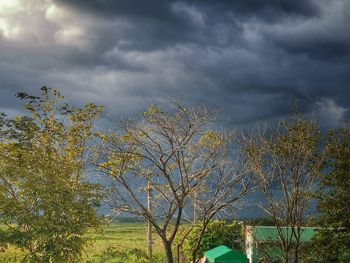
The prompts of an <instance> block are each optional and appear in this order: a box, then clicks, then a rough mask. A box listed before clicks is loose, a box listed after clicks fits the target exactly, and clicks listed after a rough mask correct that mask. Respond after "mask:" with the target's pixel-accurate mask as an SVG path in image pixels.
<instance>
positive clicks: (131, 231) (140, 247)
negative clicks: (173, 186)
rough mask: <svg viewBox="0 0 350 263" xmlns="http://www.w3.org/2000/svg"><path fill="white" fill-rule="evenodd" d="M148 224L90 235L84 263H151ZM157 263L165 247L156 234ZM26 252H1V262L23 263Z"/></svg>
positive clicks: (120, 226)
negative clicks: (21, 260) (147, 258)
mask: <svg viewBox="0 0 350 263" xmlns="http://www.w3.org/2000/svg"><path fill="white" fill-rule="evenodd" d="M146 226H147V225H146V223H140V222H132V223H115V224H111V225H109V226H107V227H104V228H102V229H101V230H98V231H91V232H89V233H88V234H87V235H86V237H85V238H86V240H87V246H86V249H85V253H84V255H83V258H82V262H84V263H104V262H106V263H112V262H113V263H119V262H120V263H121V262H123V263H129V262H130V263H132V262H147V260H146V252H147V243H146ZM153 236H154V247H153V250H154V258H155V260H154V262H163V260H162V257H163V254H162V244H161V242H160V240H159V238H158V237H157V235H156V234H155V233H154V235H153ZM22 257H23V253H22V252H21V251H19V250H16V249H14V248H10V249H8V250H6V251H5V252H0V262H1V263H10V262H11V263H12V262H13V263H14V262H20V259H21V258H22Z"/></svg>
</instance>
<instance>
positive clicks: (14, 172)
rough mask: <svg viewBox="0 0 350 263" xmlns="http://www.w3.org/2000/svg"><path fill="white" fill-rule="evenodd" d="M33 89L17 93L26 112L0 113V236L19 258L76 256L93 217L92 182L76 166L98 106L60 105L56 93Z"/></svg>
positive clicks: (57, 259)
mask: <svg viewBox="0 0 350 263" xmlns="http://www.w3.org/2000/svg"><path fill="white" fill-rule="evenodd" d="M41 90H42V95H41V97H35V96H30V95H28V94H25V93H19V94H18V97H19V98H21V99H23V100H25V101H26V104H25V106H26V109H27V110H28V111H29V113H30V116H29V117H27V116H17V117H16V118H14V119H7V118H6V116H4V115H2V118H1V123H0V125H1V129H0V139H1V141H0V223H1V224H4V225H6V226H7V231H6V235H5V236H4V238H3V239H2V240H1V241H2V244H3V245H4V246H6V244H14V245H16V246H18V247H20V248H22V249H24V250H25V251H26V252H27V253H26V256H25V258H24V259H23V261H24V262H76V261H77V260H78V258H79V256H80V255H81V253H82V249H83V245H84V241H83V239H82V235H83V234H84V232H85V231H86V229H87V227H91V226H96V225H97V224H98V221H99V220H98V216H97V213H96V208H97V207H98V205H99V200H100V197H101V194H100V193H99V188H100V186H99V185H97V184H92V183H89V182H88V181H87V180H86V178H85V176H84V171H85V163H86V161H85V160H86V156H87V150H88V140H89V139H90V138H91V137H92V136H93V135H94V134H93V131H92V128H93V122H94V120H95V119H96V117H97V116H98V114H99V113H100V112H101V110H102V108H101V107H100V106H97V105H95V104H92V103H89V104H86V105H85V106H84V107H82V108H75V107H72V106H69V105H67V104H64V105H61V102H62V100H63V96H62V95H61V94H60V92H59V91H57V90H52V89H50V88H46V87H43V88H42V89H41Z"/></svg>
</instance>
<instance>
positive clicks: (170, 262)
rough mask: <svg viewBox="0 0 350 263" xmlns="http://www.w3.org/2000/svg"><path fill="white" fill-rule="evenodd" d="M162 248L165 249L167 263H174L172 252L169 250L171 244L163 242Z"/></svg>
mask: <svg viewBox="0 0 350 263" xmlns="http://www.w3.org/2000/svg"><path fill="white" fill-rule="evenodd" d="M163 246H164V249H165V255H166V258H167V261H168V263H174V256H173V251H172V249H171V242H169V241H165V240H163Z"/></svg>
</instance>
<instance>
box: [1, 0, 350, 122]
mask: <svg viewBox="0 0 350 263" xmlns="http://www.w3.org/2000/svg"><path fill="white" fill-rule="evenodd" d="M349 84H350V1H349V0H265V1H261V0H234V1H233V0H231V1H230V0H228V1H224V0H222V1H217V0H215V1H214V0H198V1H195V0H192V1H170V0H152V1H151V0H147V1H136V0H128V1H122V0H110V1H108V0H0V111H3V112H7V113H10V114H15V113H18V112H19V109H20V108H19V107H20V106H19V104H18V103H17V101H16V98H15V97H14V94H15V93H16V92H18V91H26V92H30V93H34V94H38V91H39V88H40V87H41V86H43V85H46V86H50V87H55V88H59V89H61V90H62V91H63V93H64V94H65V95H67V96H69V97H70V99H71V100H72V101H74V102H76V103H82V102H87V101H94V102H96V103H101V104H105V105H106V110H107V112H109V113H113V114H114V115H117V114H120V113H123V114H128V113H130V112H134V111H135V110H138V109H139V108H140V105H146V104H147V103H149V102H150V101H151V100H152V99H157V98H159V97H164V96H170V97H175V98H181V99H184V100H186V101H190V102H193V103H196V102H201V103H203V102H205V103H209V104H211V105H214V106H217V107H221V108H222V109H223V111H224V112H225V114H226V115H227V116H228V117H229V118H230V120H231V121H232V122H233V123H236V124H240V123H250V122H255V121H256V120H269V119H274V118H280V117H281V116H285V115H286V114H287V113H288V111H289V108H290V105H291V103H292V102H293V100H294V99H296V98H298V99H300V101H301V103H302V105H303V106H304V109H305V111H311V110H312V109H313V105H314V104H315V103H316V102H317V103H318V108H317V111H318V113H319V114H320V116H321V119H322V121H323V122H324V123H326V124H327V125H336V124H338V123H339V122H340V121H342V120H343V119H344V118H345V117H346V116H347V115H349V114H348V109H349V108H350V87H349Z"/></svg>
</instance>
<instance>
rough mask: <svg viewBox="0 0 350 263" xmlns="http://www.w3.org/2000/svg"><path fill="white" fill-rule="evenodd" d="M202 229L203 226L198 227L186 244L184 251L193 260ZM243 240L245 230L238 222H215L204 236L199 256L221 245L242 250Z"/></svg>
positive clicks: (210, 224) (209, 226) (212, 222)
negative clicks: (192, 255) (192, 254)
mask: <svg viewBox="0 0 350 263" xmlns="http://www.w3.org/2000/svg"><path fill="white" fill-rule="evenodd" d="M202 229H203V227H202V226H201V225H196V226H195V227H194V229H193V230H192V232H191V233H190V234H189V236H188V238H187V240H186V242H185V246H184V251H185V254H187V255H188V257H189V258H191V253H192V251H193V247H194V246H195V245H196V244H197V239H198V237H199V236H200V232H201V231H202ZM242 240H243V230H242V227H241V225H240V224H239V223H238V222H236V221H234V222H232V223H228V222H226V221H221V220H213V221H211V222H210V223H209V225H208V227H207V229H206V232H205V233H204V235H203V239H202V242H201V244H200V246H199V250H198V255H199V256H203V254H204V252H205V251H207V250H209V249H212V248H214V247H217V246H220V245H226V246H228V247H231V248H236V249H240V250H241V249H242Z"/></svg>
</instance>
